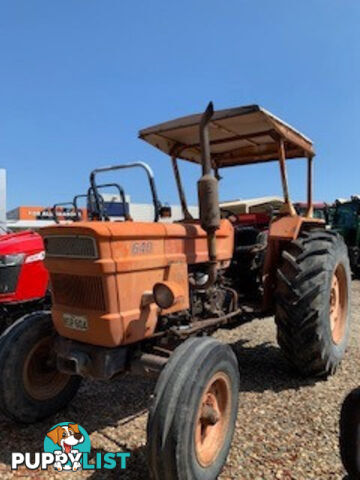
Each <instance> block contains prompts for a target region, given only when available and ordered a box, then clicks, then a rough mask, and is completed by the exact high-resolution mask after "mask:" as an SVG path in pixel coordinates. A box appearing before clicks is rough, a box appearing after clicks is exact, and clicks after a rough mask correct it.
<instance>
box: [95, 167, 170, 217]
mask: <svg viewBox="0 0 360 480" xmlns="http://www.w3.org/2000/svg"><path fill="white" fill-rule="evenodd" d="M135 167H140V168H142V169H144V170H145V172H146V174H147V177H148V180H149V184H150V190H151V195H152V200H153V204H154V210H155V214H154V221H155V222H157V221H158V220H159V217H160V212H159V210H160V208H161V203H160V201H159V198H158V195H157V191H156V186H155V180H154V174H153V171H152V170H151V168H150V167H149V165H147V164H146V163H144V162H133V163H124V164H122V165H113V166H109V167H101V168H96V169H95V170H93V171H92V172H91V174H90V185H91V188H92V190H93V193H94V197H95V208H96V211H97V212H96V213H99V214H101V207H100V195H99V192H98V191H97V188H98V186H97V184H96V175H97V174H98V173H104V172H111V171H113V170H121V169H124V168H135Z"/></svg>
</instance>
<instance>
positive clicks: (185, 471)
mask: <svg viewBox="0 0 360 480" xmlns="http://www.w3.org/2000/svg"><path fill="white" fill-rule="evenodd" d="M238 395H239V368H238V363H237V359H236V357H235V354H234V352H233V351H232V350H231V348H230V347H229V346H228V345H224V344H222V343H220V342H218V341H216V340H214V339H211V338H192V339H189V340H187V341H186V342H184V343H183V344H182V345H181V346H180V347H178V348H177V349H176V350H175V352H174V353H173V355H172V356H171V358H170V360H169V362H168V363H167V365H166V367H165V368H164V370H163V371H162V372H161V375H160V377H159V380H158V382H157V385H156V389H155V394H154V401H153V405H152V406H151V408H150V412H149V419H148V426H147V438H148V462H149V468H150V473H151V478H153V479H154V480H164V479H166V480H215V479H216V478H217V477H218V475H219V473H220V471H221V469H222V467H223V465H224V463H225V460H226V457H227V455H228V452H229V449H230V444H231V440H232V436H233V433H234V427H235V421H236V415H237V406H238Z"/></svg>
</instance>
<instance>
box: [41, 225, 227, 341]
mask: <svg viewBox="0 0 360 480" xmlns="http://www.w3.org/2000/svg"><path fill="white" fill-rule="evenodd" d="M41 234H42V236H43V237H48V236H51V235H86V236H91V237H93V238H94V239H95V240H96V244H97V247H98V252H99V259H97V260H85V259H69V258H63V257H62V258H54V257H48V258H47V259H46V260H45V264H46V266H47V268H48V270H49V272H50V278H51V277H52V276H54V275H56V274H62V275H65V276H64V288H65V287H66V275H71V276H75V277H77V276H80V277H101V280H102V281H101V283H102V291H103V295H104V304H105V310H104V311H98V310H96V311H94V310H93V309H88V308H80V307H79V306H78V305H76V301H75V300H76V294H77V292H76V291H74V292H71V294H72V295H71V299H72V300H73V301H74V302H75V304H71V305H69V304H66V305H62V304H59V303H57V302H56V292H54V294H53V302H54V303H53V308H52V313H53V320H54V324H55V328H56V330H57V331H58V333H59V334H60V335H62V336H64V337H67V338H71V339H74V340H78V341H81V342H85V343H91V344H93V345H102V346H109V347H112V346H117V345H121V344H129V343H133V342H136V341H139V340H142V339H143V338H147V337H150V336H152V335H153V333H154V330H155V328H156V324H157V320H158V315H159V314H161V313H169V312H170V311H171V312H175V311H181V310H184V309H187V308H188V307H189V291H188V288H189V287H188V265H190V264H197V263H204V262H206V261H207V260H208V251H207V238H206V233H205V232H204V231H203V230H202V229H201V227H200V226H199V225H198V224H195V223H191V224H187V223H186V224H185V223H178V224H162V223H140V222H79V223H77V224H71V225H59V226H53V227H47V228H44V229H42V230H41ZM233 248H234V231H233V227H232V226H231V224H230V222H229V221H228V220H222V221H221V227H220V229H219V230H218V231H217V253H218V261H219V264H220V266H222V267H223V266H226V265H228V264H229V262H230V260H231V258H232V255H233ZM161 281H169V282H175V283H176V284H177V285H178V286H179V288H180V289H182V291H183V292H184V295H183V296H180V299H179V301H178V302H177V303H176V304H175V305H173V306H172V307H170V309H168V310H166V311H164V312H161V311H160V309H159V307H158V306H157V305H156V304H155V303H154V302H151V303H149V302H148V301H147V299H148V298H149V294H151V293H152V288H153V285H154V284H155V283H157V282H161ZM75 284H76V281H75ZM75 290H76V289H75ZM74 299H75V300H74ZM82 301H84V299H83V298H82ZM74 302H73V303H74ZM64 313H71V314H75V315H82V316H86V318H87V320H88V325H89V328H88V330H86V331H78V330H73V329H70V328H68V327H66V326H65V325H64V321H63V314H64Z"/></svg>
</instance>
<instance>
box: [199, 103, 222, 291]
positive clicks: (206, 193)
mask: <svg viewBox="0 0 360 480" xmlns="http://www.w3.org/2000/svg"><path fill="white" fill-rule="evenodd" d="M213 114H214V107H213V104H212V102H210V103H209V105H208V106H207V108H206V110H205V112H204V113H203V115H202V117H201V120H200V132H199V133H200V147H201V165H202V177H201V178H200V180H199V181H198V196H199V208H200V223H201V227H202V228H203V229H204V230H205V232H206V234H207V244H208V252H209V263H208V272H207V273H208V275H209V278H208V280H207V281H206V283H205V284H204V285H202V286H201V289H207V288H209V287H211V286H212V285H213V284H214V282H215V281H216V277H217V255H216V230H218V228H219V227H220V207H219V193H218V180H217V178H215V176H214V175H213V173H212V165H211V155H210V139H209V123H210V120H211V118H212V116H213Z"/></svg>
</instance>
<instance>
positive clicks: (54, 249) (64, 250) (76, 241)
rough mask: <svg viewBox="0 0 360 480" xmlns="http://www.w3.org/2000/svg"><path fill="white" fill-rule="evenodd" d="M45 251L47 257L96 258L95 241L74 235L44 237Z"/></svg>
mask: <svg viewBox="0 0 360 480" xmlns="http://www.w3.org/2000/svg"><path fill="white" fill-rule="evenodd" d="M44 243H45V251H46V255H47V256H48V257H69V258H91V259H94V258H97V257H98V254H97V248H96V242H95V239H94V238H92V237H85V236H75V235H64V236H60V235H56V236H49V237H45V239H44Z"/></svg>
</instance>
